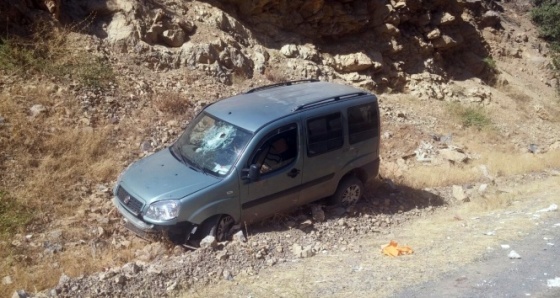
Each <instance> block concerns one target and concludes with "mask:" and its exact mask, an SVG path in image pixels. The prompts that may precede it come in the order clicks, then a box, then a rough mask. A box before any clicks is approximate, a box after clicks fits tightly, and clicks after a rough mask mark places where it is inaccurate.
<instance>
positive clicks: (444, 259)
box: [0, 2, 560, 297]
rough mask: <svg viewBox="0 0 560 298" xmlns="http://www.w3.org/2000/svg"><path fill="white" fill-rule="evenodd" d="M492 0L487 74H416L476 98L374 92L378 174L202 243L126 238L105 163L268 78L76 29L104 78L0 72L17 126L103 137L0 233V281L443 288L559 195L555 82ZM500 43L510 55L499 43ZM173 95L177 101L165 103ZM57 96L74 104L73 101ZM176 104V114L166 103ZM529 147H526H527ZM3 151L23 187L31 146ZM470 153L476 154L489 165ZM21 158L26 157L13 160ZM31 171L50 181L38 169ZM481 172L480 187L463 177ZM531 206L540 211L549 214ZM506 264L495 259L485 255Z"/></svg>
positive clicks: (294, 289) (79, 292) (57, 288)
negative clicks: (18, 152)
mask: <svg viewBox="0 0 560 298" xmlns="http://www.w3.org/2000/svg"><path fill="white" fill-rule="evenodd" d="M504 7H505V8H506V11H505V12H504V18H503V20H502V25H503V26H504V29H503V31H500V32H497V31H492V30H487V31H485V32H484V36H485V38H486V40H487V42H488V43H489V46H490V48H491V50H492V54H493V55H492V57H493V58H494V59H495V62H496V68H497V70H498V71H499V73H498V75H497V78H496V79H497V83H496V85H493V86H490V85H488V84H486V83H484V82H482V81H481V80H479V79H476V78H472V77H461V76H457V77H454V78H450V79H451V81H450V82H449V83H445V84H443V83H441V82H440V83H437V84H436V83H433V84H431V83H430V82H424V85H429V86H432V87H434V88H442V89H444V88H447V89H449V90H452V91H453V92H454V93H455V94H458V95H460V96H459V97H460V99H461V100H463V99H466V98H468V94H469V92H470V91H471V90H473V89H474V90H475V91H476V92H475V93H476V94H478V95H480V96H481V98H483V99H481V101H480V102H472V103H471V102H466V103H465V102H461V103H457V102H455V103H450V102H444V101H441V100H436V99H434V98H418V97H416V96H414V95H413V94H412V93H408V92H405V93H398V94H391V93H389V92H388V93H381V94H378V95H379V98H380V104H381V110H382V123H383V127H382V129H383V132H382V134H383V136H382V149H383V150H382V172H381V174H382V178H383V179H379V180H377V181H375V182H373V183H371V184H370V185H368V189H367V194H366V196H365V198H364V200H363V201H361V202H360V203H359V204H358V205H356V206H354V207H353V208H350V209H340V208H331V207H327V206H325V205H324V204H323V202H318V203H317V204H315V205H313V206H304V207H302V208H300V209H298V210H295V211H294V212H292V213H287V214H281V215H278V216H277V217H275V218H272V219H270V220H267V221H265V222H263V223H260V224H256V225H253V226H249V227H244V226H243V227H240V228H241V229H242V230H243V231H244V232H245V235H246V236H247V241H246V242H239V241H228V242H225V243H221V244H219V245H218V247H217V248H216V249H198V250H196V251H193V250H191V249H189V248H186V247H183V246H172V245H170V244H168V243H166V242H165V241H159V242H153V243H148V242H145V241H143V240H140V239H138V238H137V237H135V236H134V235H133V234H131V233H130V232H129V231H127V230H126V229H125V228H123V227H122V226H121V219H122V218H121V216H120V215H119V214H118V213H117V212H116V210H114V208H113V206H112V204H111V202H110V199H111V196H112V194H111V188H112V187H113V186H114V180H115V179H116V173H118V172H119V171H120V170H122V169H124V168H125V167H126V165H127V164H129V163H130V162H132V161H134V160H136V159H138V158H140V157H142V156H145V155H147V154H150V153H151V152H153V151H155V150H158V149H161V148H163V147H165V146H167V145H169V144H170V143H171V142H173V140H174V139H175V137H176V136H177V135H178V134H179V133H180V132H181V131H182V129H183V128H184V125H185V124H186V123H188V120H189V118H190V117H191V116H192V114H193V113H194V112H196V111H198V110H199V109H200V108H201V107H202V106H203V105H205V104H207V103H209V102H212V101H214V100H216V99H218V98H222V97H226V96H229V95H232V94H236V93H239V92H242V91H244V90H247V89H249V88H250V87H253V86H258V85H264V84H269V83H273V82H271V81H270V80H269V78H267V76H266V75H256V76H255V77H254V78H253V79H250V80H248V79H244V78H237V81H236V82H235V83H234V84H233V85H231V86H229V85H226V84H222V83H221V82H220V81H219V80H218V78H215V77H212V74H209V73H207V72H205V71H201V70H193V69H189V70H185V69H167V68H165V67H162V68H161V69H160V68H158V67H157V66H154V63H156V64H157V65H160V66H161V65H163V64H164V62H166V61H164V60H165V59H164V58H165V57H166V56H165V55H162V56H158V55H160V54H161V53H159V52H157V51H153V52H149V51H148V52H147V53H145V55H144V56H139V57H136V58H138V59H140V58H142V59H144V58H145V60H135V58H131V57H128V55H123V54H119V53H112V52H111V51H112V48H111V47H108V46H107V45H106V44H103V43H102V42H100V41H98V40H94V39H93V38H89V37H83V36H82V37H80V38H78V39H80V40H81V42H84V44H85V45H87V46H84V48H88V49H96V48H98V49H101V51H104V52H107V53H109V54H107V55H106V56H107V57H108V59H110V61H111V63H112V67H113V69H114V71H115V73H117V74H118V76H119V79H118V86H116V85H115V86H113V87H114V88H112V89H110V90H109V91H103V92H93V91H90V90H79V89H73V88H74V87H73V86H66V85H64V84H63V85H60V86H59V84H55V83H53V82H44V81H43V80H42V79H41V78H39V79H30V80H29V81H26V82H25V86H20V85H18V84H19V83H18V82H19V81H20V78H18V77H6V79H5V80H3V81H2V82H1V83H2V84H3V85H2V87H5V88H3V90H2V92H5V93H3V99H5V100H6V102H10V103H12V99H13V98H15V100H13V103H14V105H16V107H15V108H14V110H16V111H18V113H20V114H21V115H23V116H21V118H22V119H23V120H22V121H21V122H22V123H23V124H24V125H23V126H25V125H26V124H27V123H31V124H32V125H33V126H31V124H30V127H31V128H30V130H31V131H30V132H29V133H30V134H31V135H35V132H36V131H38V132H39V133H37V135H41V136H51V135H56V134H55V133H53V132H59V131H64V129H66V128H68V127H76V133H75V135H77V136H80V135H83V134H84V133H85V132H98V131H103V129H104V130H105V131H109V133H107V135H108V136H110V137H109V138H108V141H109V142H108V143H109V145H107V146H106V147H103V148H105V149H107V150H110V152H111V154H107V155H106V156H105V158H106V160H105V163H107V164H105V165H104V166H105V167H107V168H110V169H111V171H109V172H108V174H107V173H106V174H105V177H104V178H101V177H90V176H87V175H85V174H84V175H83V177H82V176H80V177H79V179H77V180H76V181H74V180H73V181H72V183H70V184H68V185H64V187H60V186H59V187H53V188H52V189H50V188H49V189H48V191H49V194H52V195H60V193H64V194H66V193H68V192H70V193H71V194H72V196H69V197H71V198H70V199H68V201H69V202H70V204H68V205H63V204H62V203H60V205H63V206H59V205H57V204H55V205H56V206H55V208H53V209H47V210H36V212H40V213H41V214H42V217H41V218H40V219H41V220H37V221H36V222H34V223H32V224H31V227H29V229H28V230H25V231H22V232H21V233H19V234H17V235H12V236H10V237H9V239H7V240H6V241H5V242H3V243H2V247H5V248H6V249H7V250H9V251H10V252H9V253H8V255H9V258H7V260H6V261H5V262H4V263H2V267H1V268H3V269H4V268H5V271H4V272H2V274H1V276H0V277H2V278H4V277H11V279H12V282H11V283H8V282H4V281H3V282H2V284H0V293H6V294H7V295H9V294H11V293H13V291H14V290H16V289H25V290H27V291H29V292H31V291H33V292H38V294H37V295H39V296H40V295H58V296H60V297H76V296H95V297H104V296H105V297H109V296H110V297H114V296H120V297H143V296H157V297H162V296H186V297H191V296H200V297H207V296H210V295H219V296H224V295H226V296H252V297H262V296H270V295H271V294H272V295H277V296H281V297H292V296H296V297H298V296H303V297H308V296H311V297H315V296H348V295H349V294H357V295H360V296H372V295H374V296H393V295H403V296H406V295H407V293H408V292H406V291H407V290H410V291H416V290H415V289H421V288H422V287H431V286H432V285H436V286H437V287H440V286H441V287H449V290H450V291H452V290H453V288H452V285H449V284H447V285H445V284H436V283H437V282H438V281H439V280H440V279H445V277H446V276H453V277H454V276H456V275H455V274H460V273H457V272H456V271H454V270H456V268H457V267H461V266H469V264H474V265H471V266H474V267H476V264H479V263H481V262H482V261H484V260H487V259H488V260H494V261H496V262H499V258H500V257H503V255H502V254H501V248H500V244H503V243H504V242H508V243H515V242H513V241H523V239H524V238H523V237H525V236H526V235H536V233H535V231H536V230H535V229H538V228H540V225H541V221H540V220H541V219H539V218H537V217H535V216H534V215H535V214H536V213H535V211H536V210H539V209H542V208H546V207H548V206H549V205H550V204H551V203H556V204H560V202H559V201H558V196H557V195H556V194H555V193H558V190H560V189H559V188H558V185H559V184H560V183H559V182H560V181H559V180H558V176H557V175H558V174H557V172H555V170H554V168H556V170H557V168H558V165H557V164H558V160H560V159H558V158H556V159H554V157H555V155H554V154H555V152H556V153H557V152H558V150H559V148H560V139H559V135H558V133H557V132H558V131H560V112H559V111H560V107H559V101H558V96H557V93H556V90H555V89H554V87H553V85H552V84H551V83H550V78H549V77H546V76H545V75H547V74H550V72H549V71H546V68H547V63H548V61H549V56H547V53H546V51H544V50H543V49H545V48H546V46H544V45H543V43H542V41H540V40H539V39H538V38H536V33H535V32H536V31H535V30H536V29H535V28H534V27H533V26H532V25H531V23H530V22H529V21H528V17H527V10H524V9H520V8H519V7H517V6H516V4H515V3H509V2H508V3H504ZM193 12H194V10H193ZM203 29H204V30H206V29H207V28H206V27H203ZM204 30H202V29H200V32H199V33H201V34H200V35H196V36H193V40H196V41H197V42H198V41H200V42H208V41H209V40H212V39H214V37H215V36H218V35H221V34H223V32H222V31H219V30H218V29H216V28H214V29H212V30H214V31H204ZM502 33H503V34H502ZM523 36H527V37H528V39H527V40H525V39H524V38H523ZM518 37H519V38H518ZM84 39H85V41H84ZM92 40H93V41H92ZM79 44H81V43H79ZM513 47H515V48H518V49H519V50H520V51H519V52H518V53H521V54H519V55H518V56H515V57H513V56H511V55H505V54H504V53H505V51H506V50H507V49H509V48H513ZM275 54H276V58H278V57H280V55H279V54H278V53H277V52H276V53H275ZM158 59H159V60H158ZM158 63H161V64H158ZM271 63H272V64H274V63H278V64H281V63H283V60H278V61H276V60H273V61H272V62H271ZM299 76H301V73H300V72H299V70H292V72H291V73H286V74H285V76H284V78H299ZM269 77H270V76H269ZM45 86H46V87H45ZM33 92H35V93H37V94H35V95H33V94H32V93H33ZM43 94H49V96H51V97H52V98H54V99H53V100H51V99H50V98H43V97H44V96H43ZM173 98H179V99H178V100H176V101H172V100H168V101H166V99H173ZM66 101H68V102H71V103H72V105H71V104H68V103H67V102H66ZM36 103H42V104H44V105H46V106H47V107H49V108H50V109H49V111H48V113H46V114H45V115H42V116H40V117H39V118H37V119H39V120H33V119H31V117H29V115H28V114H29V112H28V110H29V108H30V107H31V106H32V105H33V104H36ZM454 104H458V105H461V106H462V105H464V106H466V107H475V108H481V109H482V110H484V111H485V112H486V113H487V116H488V117H489V119H490V120H491V121H490V122H491V123H490V124H489V125H488V126H487V127H484V128H482V129H478V128H473V127H466V126H465V125H463V124H462V119H460V117H458V116H457V115H455V114H454V113H453V112H452V109H453V106H454ZM66 105H67V106H66ZM73 105H77V106H79V107H78V108H76V110H77V112H76V111H74V110H73V109H74V107H73ZM185 105H187V106H188V109H187V111H186V112H185V111H183V112H178V113H176V112H175V111H174V109H175V108H177V107H182V108H184V106H185ZM65 110H66V111H65ZM0 112H2V114H1V115H0V117H4V118H5V119H6V120H4V119H3V120H2V121H3V122H4V121H5V122H6V123H7V124H8V125H11V124H12V123H14V122H16V120H18V119H14V118H15V117H16V116H17V115H18V114H17V113H16V112H13V113H12V111H4V110H3V111H0ZM93 127H95V130H94V129H93ZM6 134H8V133H6ZM70 136H74V135H72V134H70ZM29 139H30V140H34V138H31V137H30V138H29ZM423 143H429V144H430V145H432V146H433V147H434V148H435V149H434V152H432V154H434V155H437V152H436V149H437V148H439V147H441V146H444V145H445V146H448V145H449V144H450V145H452V146H454V147H457V148H459V149H460V150H461V151H463V152H465V153H466V154H468V156H469V161H468V162H466V163H462V162H461V163H450V162H447V161H442V160H441V159H440V160H439V163H437V164H436V163H426V162H421V161H418V160H417V159H416V153H415V151H416V150H417V149H418V148H419V147H421V146H422V144H423ZM65 144H66V143H65ZM2 145H3V144H2ZM533 147H534V148H536V150H534V151H535V152H534V154H533V153H529V149H528V148H533ZM0 149H1V148H0ZM14 155H15V154H14ZM556 156H558V155H556ZM6 159H7V160H9V162H7V163H6V165H5V169H9V170H10V171H6V173H7V174H6V175H4V173H2V174H3V176H2V185H3V187H5V188H10V187H11V188H10V189H15V190H18V191H22V192H23V191H25V190H26V189H27V187H29V188H31V187H32V186H34V185H33V184H31V185H28V184H25V183H28V182H29V181H28V180H32V179H25V178H27V177H33V178H34V176H27V174H30V175H31V174H33V173H35V172H38V171H39V169H40V168H41V167H40V165H41V163H42V162H43V160H35V157H33V158H31V159H29V160H26V159H25V158H23V159H21V160H17V159H9V158H6ZM53 163H55V164H56V162H53ZM96 165H97V164H96ZM480 166H487V169H488V172H489V173H486V174H485V173H484V171H481V170H480ZM22 168H24V170H26V169H27V168H29V170H26V171H20V172H18V174H17V175H15V174H13V173H14V172H15V170H18V169H22ZM3 169H4V168H3ZM12 170H14V171H13V172H12ZM90 172H91V171H90ZM453 173H457V174H454V175H451V174H453ZM554 175H556V176H554ZM426 176H430V177H431V178H433V179H432V180H428V179H425V178H426ZM432 176H433V177H432ZM430 177H429V178H430ZM42 178H43V179H45V180H46V181H47V182H48V183H50V182H51V180H49V179H48V178H49V177H42ZM453 184H456V185H459V186H461V187H462V188H463V189H464V190H465V191H466V192H467V193H468V195H469V198H470V202H466V203H464V202H459V201H458V200H457V199H456V198H455V197H454V195H453V188H452V185H453ZM483 185H486V187H487V188H488V190H487V191H479V190H480V189H481V187H483ZM483 188H484V187H483ZM45 192H46V190H45ZM40 193H43V191H42V190H41V192H40ZM62 197H63V199H67V196H65V195H64V196H62ZM49 198H51V196H49ZM314 208H315V209H317V208H319V209H320V210H322V211H323V212H324V213H325V220H324V221H320V220H315V219H314V216H313V209H314ZM61 210H62V211H61ZM51 211H52V212H51ZM54 212H60V214H63V215H64V216H62V217H60V216H59V217H56V216H53V214H57V215H58V213H54ZM529 212H530V213H531V214H528V213H529ZM539 214H541V213H539ZM541 216H542V218H543V220H544V221H543V223H548V221H547V220H548V219H550V220H553V219H554V218H555V217H556V218H557V216H558V213H542V215H541ZM537 223H539V226H537V225H536V224H537ZM489 232H495V233H494V234H492V233H489ZM486 234H490V235H486ZM390 240H396V241H397V242H399V244H405V245H410V246H411V247H412V248H413V249H414V250H415V252H414V254H413V255H409V256H402V257H398V258H389V257H385V256H383V255H382V254H381V253H380V246H381V245H385V244H387V243H388V242H389V241H390ZM510 241H512V242H510ZM557 245H560V243H559V244H557ZM512 247H513V246H512ZM294 249H296V250H305V251H307V252H306V253H305V254H306V256H307V258H301V257H300V255H301V254H299V255H296V254H294V252H293V250H294ZM519 253H521V254H522V255H525V254H523V253H522V252H521V251H519ZM522 260H524V259H522ZM507 262H509V259H505V258H504V263H501V264H505V263H507ZM474 267H473V268H474ZM469 268H471V267H469ZM473 270H477V269H473ZM489 272H490V271H489ZM549 274H551V275H552V274H553V272H552V271H551V272H549ZM555 274H558V275H560V272H559V273H555ZM6 281H7V280H6ZM430 282H431V283H430ZM57 283H58V284H57ZM417 287H419V288H417ZM41 291H42V292H41ZM402 291H405V292H402ZM224 293H227V294H224ZM543 293H544V294H543V295H546V293H545V292H543ZM466 295H468V293H467V294H466Z"/></svg>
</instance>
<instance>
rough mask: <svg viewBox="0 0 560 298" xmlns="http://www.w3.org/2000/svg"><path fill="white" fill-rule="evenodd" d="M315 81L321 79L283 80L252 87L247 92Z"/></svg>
mask: <svg viewBox="0 0 560 298" xmlns="http://www.w3.org/2000/svg"><path fill="white" fill-rule="evenodd" d="M313 82H319V80H317V79H305V80H297V81H289V82H282V83H278V84H272V85H266V86H261V87H257V88H254V89H251V90H249V91H247V92H245V93H253V92H257V91H261V90H265V89H270V88H276V87H281V86H291V85H295V84H301V83H313Z"/></svg>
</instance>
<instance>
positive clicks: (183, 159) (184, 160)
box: [171, 145, 200, 172]
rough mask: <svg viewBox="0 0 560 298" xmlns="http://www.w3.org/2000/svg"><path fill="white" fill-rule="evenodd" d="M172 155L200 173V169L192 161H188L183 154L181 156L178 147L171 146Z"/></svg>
mask: <svg viewBox="0 0 560 298" xmlns="http://www.w3.org/2000/svg"><path fill="white" fill-rule="evenodd" d="M171 153H172V154H173V156H175V158H177V159H178V160H179V161H181V162H182V163H183V164H185V165H187V166H189V168H191V169H193V170H195V171H197V172H200V168H199V167H198V166H197V165H196V164H195V163H194V162H193V161H191V160H190V159H188V158H187V157H186V156H184V155H183V154H181V152H180V151H179V149H178V148H177V147H176V145H173V146H171Z"/></svg>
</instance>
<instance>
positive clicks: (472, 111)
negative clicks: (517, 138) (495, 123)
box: [449, 103, 492, 130]
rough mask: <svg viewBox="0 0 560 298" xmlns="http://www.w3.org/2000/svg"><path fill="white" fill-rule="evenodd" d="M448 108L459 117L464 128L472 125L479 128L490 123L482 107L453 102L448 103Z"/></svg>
mask: <svg viewBox="0 0 560 298" xmlns="http://www.w3.org/2000/svg"><path fill="white" fill-rule="evenodd" d="M449 110H450V111H451V113H452V114H455V115H456V116H457V117H458V118H459V119H460V121H461V124H462V125H463V126H464V127H465V128H468V127H474V128H476V129H479V130H480V129H484V128H487V127H489V126H490V124H491V123H492V121H491V120H490V117H489V116H488V114H487V112H486V111H484V109H483V108H482V107H470V106H463V105H461V104H458V103H454V104H451V105H450V108H449Z"/></svg>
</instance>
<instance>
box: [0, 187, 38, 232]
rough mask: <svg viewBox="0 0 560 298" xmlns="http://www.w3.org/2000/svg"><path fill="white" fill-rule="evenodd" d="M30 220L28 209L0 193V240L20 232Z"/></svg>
mask: <svg viewBox="0 0 560 298" xmlns="http://www.w3.org/2000/svg"><path fill="white" fill-rule="evenodd" d="M31 218H32V216H31V212H30V210H29V208H27V207H26V206H24V205H22V204H21V203H19V202H18V201H16V200H14V199H13V198H10V197H9V196H7V194H6V193H5V192H2V191H0V239H2V240H4V238H5V237H6V236H10V235H12V234H14V233H16V232H18V231H21V229H22V227H24V226H25V225H26V224H27V223H28V222H29V221H30V220H31Z"/></svg>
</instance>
